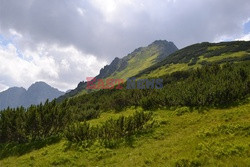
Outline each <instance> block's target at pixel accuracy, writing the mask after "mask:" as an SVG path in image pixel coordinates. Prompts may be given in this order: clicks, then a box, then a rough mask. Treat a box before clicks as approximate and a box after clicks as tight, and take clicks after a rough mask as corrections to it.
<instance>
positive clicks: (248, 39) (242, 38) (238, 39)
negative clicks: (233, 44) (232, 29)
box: [236, 34, 250, 41]
mask: <svg viewBox="0 0 250 167" xmlns="http://www.w3.org/2000/svg"><path fill="white" fill-rule="evenodd" d="M236 40H237V41H250V34H245V35H243V36H242V37H240V38H237V39H236Z"/></svg>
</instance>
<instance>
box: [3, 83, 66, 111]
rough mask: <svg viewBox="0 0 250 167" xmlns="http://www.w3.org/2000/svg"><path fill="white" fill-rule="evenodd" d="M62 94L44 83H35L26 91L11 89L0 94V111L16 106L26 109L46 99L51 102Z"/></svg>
mask: <svg viewBox="0 0 250 167" xmlns="http://www.w3.org/2000/svg"><path fill="white" fill-rule="evenodd" d="M63 94H64V92H61V91H59V90H58V89H55V88H53V87H51V86H49V85H48V84H46V83H45V82H36V83H34V84H32V85H31V86H30V87H29V88H28V90H25V89H24V88H17V87H13V88H9V89H8V90H6V91H4V92H1V93H0V109H4V108H7V107H11V108H15V107H18V106H24V107H28V106H30V105H31V104H39V103H41V102H45V101H46V99H49V100H52V99H54V98H57V97H59V96H61V95H63Z"/></svg>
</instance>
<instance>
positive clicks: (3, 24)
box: [0, 0, 250, 91]
mask: <svg viewBox="0 0 250 167" xmlns="http://www.w3.org/2000/svg"><path fill="white" fill-rule="evenodd" d="M157 39H165V40H168V41H173V42H174V43H175V44H176V45H177V47H178V48H183V47H185V46H187V45H190V44H193V43H197V42H203V41H209V42H219V41H230V40H250V2H249V0H237V1H236V0H0V91H2V90H4V89H6V88H8V87H12V86H22V87H25V88H27V87H29V86H30V85H31V84H32V83H34V82H35V81H45V82H47V83H48V84H50V85H52V86H54V87H56V88H59V89H60V90H68V89H72V88H75V87H76V85H77V84H78V83H79V82H80V81H83V80H85V79H86V77H87V76H89V77H92V76H95V75H97V74H98V73H99V70H100V69H101V68H102V67H103V66H104V65H106V64H108V63H110V62H111V61H112V60H113V59H114V58H115V57H123V56H125V55H127V54H128V53H129V52H131V51H133V50H134V49H135V48H137V47H140V46H146V45H148V44H150V43H152V42H153V41H154V40H157Z"/></svg>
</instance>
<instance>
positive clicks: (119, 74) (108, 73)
mask: <svg viewBox="0 0 250 167" xmlns="http://www.w3.org/2000/svg"><path fill="white" fill-rule="evenodd" d="M177 50H178V48H177V47H176V46H175V44H174V43H173V42H169V41H166V40H156V41H154V42H153V43H151V44H149V45H148V46H146V47H139V48H137V49H135V50H134V51H133V52H131V53H129V54H128V55H127V56H125V57H123V58H118V57H115V59H114V60H113V61H112V62H111V63H110V64H109V65H106V66H104V67H103V68H102V69H101V70H100V72H99V74H98V75H97V76H96V77H95V78H96V79H97V80H98V79H104V78H108V77H112V78H119V79H120V78H122V79H127V78H129V77H132V76H134V75H136V74H138V73H139V72H140V71H142V70H144V69H146V68H148V67H150V66H151V65H154V64H156V63H159V62H160V61H162V60H163V59H164V58H166V57H167V56H169V55H170V54H172V53H174V52H175V51H177ZM145 62H147V63H148V64H146V63H145ZM86 86H87V82H85V81H82V82H80V83H79V84H78V85H77V87H76V88H75V89H73V90H71V91H70V92H68V93H66V94H65V95H63V96H61V97H59V98H58V99H57V100H58V101H63V100H64V99H65V98H68V97H73V96H75V95H77V94H78V93H80V92H84V91H85V92H88V91H87V90H85V87H86Z"/></svg>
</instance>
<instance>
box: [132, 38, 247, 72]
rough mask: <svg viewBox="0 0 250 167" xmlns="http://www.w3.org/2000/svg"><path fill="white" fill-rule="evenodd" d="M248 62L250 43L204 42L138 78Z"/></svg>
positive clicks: (179, 51) (151, 68)
mask: <svg viewBox="0 0 250 167" xmlns="http://www.w3.org/2000/svg"><path fill="white" fill-rule="evenodd" d="M246 60H250V42H244V41H238V42H237V41H236V42H222V43H207V42H204V43H200V44H194V45H191V46H188V47H186V48H183V49H181V50H178V51H177V52H175V53H173V54H171V55H170V56H168V57H166V58H165V59H164V60H163V61H161V62H159V63H157V64H155V65H152V66H151V67H149V68H147V69H145V70H143V71H142V72H140V73H139V74H138V75H137V76H140V77H159V76H163V75H166V74H169V73H172V72H175V71H180V70H188V69H193V68H197V67H201V66H202V65H207V64H211V63H216V64H224V63H227V62H242V61H246Z"/></svg>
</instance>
